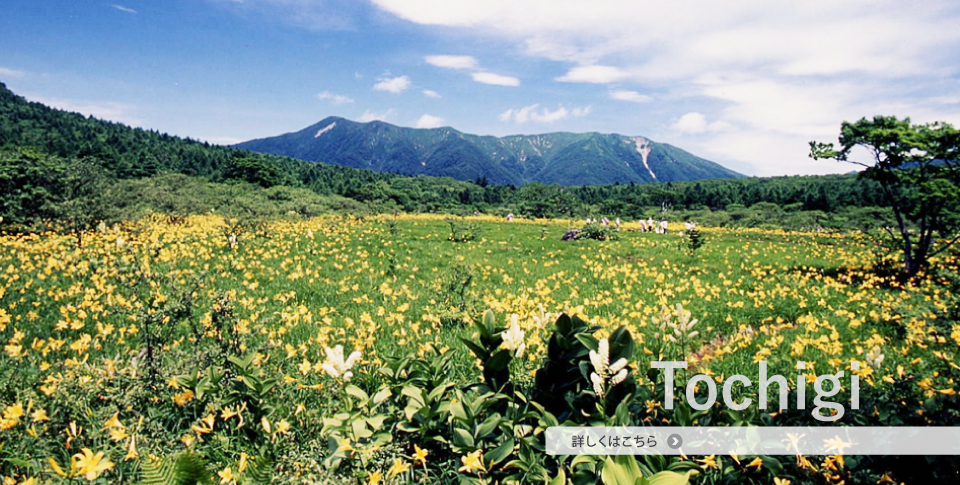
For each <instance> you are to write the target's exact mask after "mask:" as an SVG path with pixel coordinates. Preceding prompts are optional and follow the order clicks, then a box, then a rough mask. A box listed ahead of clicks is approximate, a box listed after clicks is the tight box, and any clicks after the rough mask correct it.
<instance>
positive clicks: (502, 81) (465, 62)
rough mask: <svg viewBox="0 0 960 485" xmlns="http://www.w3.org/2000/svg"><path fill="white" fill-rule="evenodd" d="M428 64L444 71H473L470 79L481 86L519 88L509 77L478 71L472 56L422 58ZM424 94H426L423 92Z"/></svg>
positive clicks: (476, 63)
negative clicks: (481, 84)
mask: <svg viewBox="0 0 960 485" xmlns="http://www.w3.org/2000/svg"><path fill="white" fill-rule="evenodd" d="M424 59H425V60H426V61H427V63H428V64H432V65H434V66H437V67H443V68H446V69H462V70H467V71H474V72H473V73H471V74H470V77H472V78H473V80H474V81H476V82H478V83H483V84H493V85H495V86H519V85H520V80H519V79H517V78H515V77H511V76H503V75H500V74H495V73H492V72H487V71H484V70H483V69H480V63H479V62H477V60H476V59H475V58H474V57H473V56H427V57H425V58H424ZM424 94H426V92H424Z"/></svg>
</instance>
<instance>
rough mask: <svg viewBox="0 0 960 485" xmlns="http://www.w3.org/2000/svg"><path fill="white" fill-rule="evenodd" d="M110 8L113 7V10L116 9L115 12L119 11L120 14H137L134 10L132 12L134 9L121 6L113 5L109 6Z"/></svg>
mask: <svg viewBox="0 0 960 485" xmlns="http://www.w3.org/2000/svg"><path fill="white" fill-rule="evenodd" d="M110 6H111V7H113V8H115V9H117V10H119V11H121V12H127V13H137V11H136V10H134V9H132V8H127V7H124V6H123V5H117V4H113V5H110Z"/></svg>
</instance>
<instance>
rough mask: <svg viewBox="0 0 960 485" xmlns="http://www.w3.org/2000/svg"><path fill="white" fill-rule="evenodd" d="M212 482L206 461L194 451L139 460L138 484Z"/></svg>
mask: <svg viewBox="0 0 960 485" xmlns="http://www.w3.org/2000/svg"><path fill="white" fill-rule="evenodd" d="M209 483H213V476H212V475H211V474H210V471H209V470H208V469H207V462H206V461H205V460H204V459H203V458H200V457H199V456H198V455H197V454H196V453H192V452H189V451H187V452H184V453H180V454H178V455H176V456H175V457H173V458H168V459H158V460H151V459H146V460H141V461H140V485H201V484H209Z"/></svg>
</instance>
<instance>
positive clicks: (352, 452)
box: [320, 384, 393, 468]
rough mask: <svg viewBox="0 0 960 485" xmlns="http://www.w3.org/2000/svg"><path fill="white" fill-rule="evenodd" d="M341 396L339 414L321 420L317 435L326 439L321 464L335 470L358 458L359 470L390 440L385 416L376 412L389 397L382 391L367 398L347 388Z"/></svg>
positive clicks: (358, 389) (383, 389)
mask: <svg viewBox="0 0 960 485" xmlns="http://www.w3.org/2000/svg"><path fill="white" fill-rule="evenodd" d="M343 394H344V396H343V404H342V408H341V409H340V412H338V413H336V414H334V415H333V416H328V417H324V418H323V429H321V430H320V433H321V434H322V435H323V436H326V437H327V442H328V451H329V453H330V455H329V456H328V457H327V459H326V460H324V463H325V464H326V465H327V466H328V467H330V468H337V467H338V466H340V464H341V463H342V462H343V461H344V460H348V461H349V460H353V459H355V458H359V461H360V464H361V466H366V464H367V463H368V462H369V460H370V459H371V457H372V455H373V453H375V452H376V451H377V450H379V449H380V448H381V447H382V446H384V445H386V444H387V443H389V442H391V441H392V440H393V434H392V433H391V429H390V426H387V420H388V418H389V416H388V415H386V414H383V413H381V412H380V411H381V405H383V404H384V402H385V401H386V400H387V399H388V398H389V397H390V396H392V393H391V392H390V389H389V388H388V387H383V388H381V389H380V390H379V391H377V393H376V394H374V395H373V396H370V395H369V394H367V393H366V392H365V391H364V390H363V389H360V388H359V387H357V386H355V385H353V384H347V385H346V386H344V387H343Z"/></svg>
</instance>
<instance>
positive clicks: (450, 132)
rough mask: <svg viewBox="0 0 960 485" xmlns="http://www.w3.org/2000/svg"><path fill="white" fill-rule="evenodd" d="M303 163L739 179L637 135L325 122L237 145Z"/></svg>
mask: <svg viewBox="0 0 960 485" xmlns="http://www.w3.org/2000/svg"><path fill="white" fill-rule="evenodd" d="M236 146H237V147H238V148H243V149H247V150H253V151H257V152H262V153H269V154H274V155H283V156H289V157H293V158H299V159H302V160H308V161H316V162H325V163H332V164H337V165H345V166H350V167H356V168H368V169H373V170H377V171H382V172H391V173H399V174H405V175H433V176H447V177H452V178H455V179H459V180H476V179H478V178H481V177H482V178H486V179H487V180H488V181H490V182H491V183H494V184H512V185H521V184H524V183H527V182H543V183H557V184H562V185H594V184H608V183H615V182H620V183H628V182H636V183H644V182H670V181H682V180H699V179H707V178H739V177H742V175H740V174H738V173H736V172H734V171H732V170H729V169H726V168H724V167H722V166H720V165H718V164H716V163H714V162H711V161H709V160H705V159H703V158H700V157H697V156H695V155H692V154H690V153H688V152H686V151H683V150H681V149H679V148H676V147H673V146H671V145H666V144H660V143H656V142H653V141H651V140H649V139H648V138H646V137H642V136H633V137H628V136H623V135H618V134H604V133H599V132H588V133H569V132H555V133H545V134H535V135H510V136H504V137H494V136H478V135H471V134H467V133H462V132H460V131H458V130H456V129H454V128H452V127H449V126H445V127H440V128H405V127H400V126H396V125H393V124H390V123H387V122H385V121H381V120H373V121H369V122H365V123H364V122H357V121H351V120H347V119H345V118H341V117H337V116H328V117H326V118H324V119H323V120H321V121H320V122H318V123H315V124H313V125H311V126H309V127H307V128H305V129H303V130H301V131H299V132H296V133H287V134H285V135H280V136H275V137H271V138H263V139H259V140H251V141H248V142H244V143H240V144H238V145H236Z"/></svg>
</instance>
